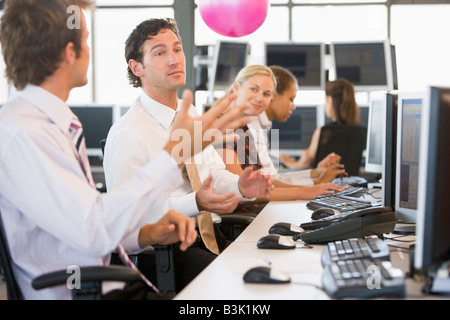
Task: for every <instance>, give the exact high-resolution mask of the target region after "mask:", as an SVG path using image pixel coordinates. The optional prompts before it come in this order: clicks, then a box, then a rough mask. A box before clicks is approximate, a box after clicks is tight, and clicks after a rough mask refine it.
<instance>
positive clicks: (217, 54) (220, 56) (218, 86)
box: [209, 40, 250, 91]
mask: <svg viewBox="0 0 450 320" xmlns="http://www.w3.org/2000/svg"><path fill="white" fill-rule="evenodd" d="M249 48H250V45H249V44H248V43H247V42H227V41H221V40H219V41H218V42H217V44H216V45H215V47H214V56H213V62H212V66H211V77H210V80H209V90H210V91H212V90H226V89H228V87H229V86H231V85H232V83H233V81H234V80H235V78H236V76H237V74H238V73H239V71H240V70H241V69H242V68H244V67H245V66H246V64H247V56H248V53H249Z"/></svg>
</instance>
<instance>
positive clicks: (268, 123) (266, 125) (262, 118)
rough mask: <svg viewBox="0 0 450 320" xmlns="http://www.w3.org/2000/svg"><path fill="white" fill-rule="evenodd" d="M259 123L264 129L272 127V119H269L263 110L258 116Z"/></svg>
mask: <svg viewBox="0 0 450 320" xmlns="http://www.w3.org/2000/svg"><path fill="white" fill-rule="evenodd" d="M258 120H259V123H260V124H261V127H262V128H264V129H271V128H272V121H270V120H269V118H268V117H267V113H266V112H265V111H264V112H262V113H261V114H260V115H259V116H258Z"/></svg>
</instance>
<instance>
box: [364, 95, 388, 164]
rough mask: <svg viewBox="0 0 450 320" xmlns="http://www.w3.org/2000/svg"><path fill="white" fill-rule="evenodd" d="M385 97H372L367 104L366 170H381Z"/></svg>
mask: <svg viewBox="0 0 450 320" xmlns="http://www.w3.org/2000/svg"><path fill="white" fill-rule="evenodd" d="M384 109H385V98H384V96H382V97H372V98H371V100H370V104H369V119H368V120H369V121H368V126H367V142H366V163H365V170H366V171H367V172H374V173H382V171H383V130H384V123H385V110H384Z"/></svg>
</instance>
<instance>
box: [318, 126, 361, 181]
mask: <svg viewBox="0 0 450 320" xmlns="http://www.w3.org/2000/svg"><path fill="white" fill-rule="evenodd" d="M366 139H367V128H366V127H364V126H362V125H348V124H346V125H341V124H332V125H326V126H324V127H322V130H321V133H320V139H319V145H318V147H317V153H316V158H315V159H314V164H313V167H314V168H315V167H316V166H317V164H318V163H319V162H320V161H321V160H322V159H323V158H325V157H326V156H327V155H328V154H329V153H331V152H334V153H336V154H338V155H340V156H341V157H342V159H341V163H343V164H344V165H345V170H346V171H347V173H348V174H349V175H351V176H358V175H359V171H360V167H361V160H362V155H363V151H364V149H365V147H366Z"/></svg>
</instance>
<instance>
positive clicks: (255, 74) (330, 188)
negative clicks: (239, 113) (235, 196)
mask: <svg viewBox="0 0 450 320" xmlns="http://www.w3.org/2000/svg"><path fill="white" fill-rule="evenodd" d="M276 84H277V79H276V77H275V75H274V74H273V72H272V70H271V69H270V68H269V67H267V66H263V65H251V66H247V67H245V68H243V69H242V70H241V71H240V72H239V73H238V75H237V76H236V80H235V81H234V82H233V84H232V85H231V86H230V88H229V89H228V90H227V93H226V95H225V97H224V98H226V96H227V95H228V94H231V93H233V92H235V93H237V99H236V100H235V101H234V102H232V103H231V104H230V107H229V108H228V109H227V112H229V110H232V109H233V108H234V107H235V106H236V105H239V104H242V103H245V102H248V103H249V104H250V105H251V106H252V107H251V108H250V109H249V110H248V112H249V114H251V115H252V116H257V115H259V114H260V113H261V112H264V111H265V110H266V108H267V107H268V105H269V103H270V101H271V99H272V97H273V94H274V92H275V90H276V89H275V88H276ZM224 98H222V99H224ZM222 99H218V100H217V101H216V104H217V103H221V102H222ZM213 107H214V106H213ZM235 134H236V135H237V136H238V139H236V140H235V141H227V142H225V143H224V144H215V147H216V149H217V150H218V152H219V154H220V155H221V156H222V158H223V159H224V162H225V164H226V168H227V169H228V170H230V171H231V172H233V173H236V174H241V173H242V172H243V170H245V168H247V167H249V166H252V167H253V169H254V170H257V169H261V168H263V169H264V165H263V164H262V163H261V161H260V158H259V155H258V152H257V149H256V146H255V142H254V140H255V139H254V136H255V135H253V134H251V133H250V130H249V128H248V126H244V127H242V128H240V129H237V130H236V131H235ZM267 174H270V173H268V172H267ZM274 186H275V188H274V189H273V190H272V191H271V193H270V197H269V199H268V200H269V201H279V200H310V199H314V198H316V197H317V196H319V195H322V194H331V193H334V192H336V191H342V190H344V189H346V188H345V187H342V186H339V185H336V184H333V183H320V184H317V185H314V186H310V187H305V186H296V185H291V184H287V183H284V182H282V181H280V180H277V179H274Z"/></svg>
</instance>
